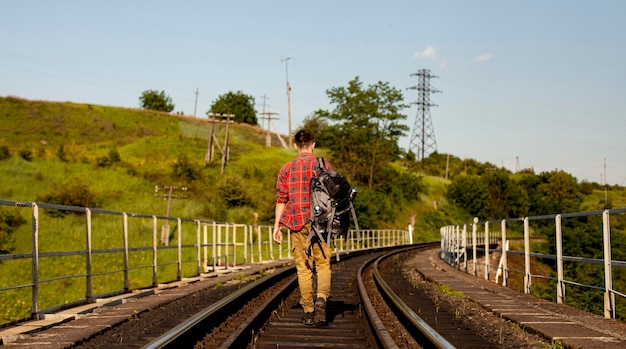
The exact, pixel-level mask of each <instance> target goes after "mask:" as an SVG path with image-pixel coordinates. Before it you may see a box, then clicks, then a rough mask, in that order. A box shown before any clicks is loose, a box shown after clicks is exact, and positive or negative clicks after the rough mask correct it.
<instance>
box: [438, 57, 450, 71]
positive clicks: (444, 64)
mask: <svg viewBox="0 0 626 349" xmlns="http://www.w3.org/2000/svg"><path fill="white" fill-rule="evenodd" d="M447 65H448V61H446V60H445V59H444V60H442V61H441V62H440V63H439V70H444V69H446V66H447Z"/></svg>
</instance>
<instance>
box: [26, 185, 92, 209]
mask: <svg viewBox="0 0 626 349" xmlns="http://www.w3.org/2000/svg"><path fill="white" fill-rule="evenodd" d="M38 201H40V202H45V203H48V204H55V205H64V206H79V207H95V206H97V205H96V195H95V194H94V193H92V192H91V191H90V190H89V186H88V185H87V184H85V183H83V182H81V181H80V180H79V179H70V180H69V181H68V182H67V183H66V184H64V185H61V186H58V187H56V188H54V189H53V190H52V191H51V192H49V193H47V194H45V195H43V196H41V197H40V198H38ZM47 212H48V214H50V215H52V216H56V217H62V216H65V215H66V214H67V212H66V211H60V210H47Z"/></svg>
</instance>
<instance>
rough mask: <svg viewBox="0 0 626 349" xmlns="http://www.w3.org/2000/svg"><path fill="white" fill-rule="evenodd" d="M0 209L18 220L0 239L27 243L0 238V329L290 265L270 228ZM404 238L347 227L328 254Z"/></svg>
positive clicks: (80, 210)
mask: <svg viewBox="0 0 626 349" xmlns="http://www.w3.org/2000/svg"><path fill="white" fill-rule="evenodd" d="M0 210H2V211H1V213H2V215H3V216H4V217H9V218H7V219H6V220H8V221H11V222H16V221H19V220H20V218H19V217H27V218H21V219H22V224H13V226H12V227H10V230H11V231H10V233H6V232H5V234H4V239H3V240H7V238H8V239H10V240H13V241H12V243H11V245H14V246H28V247H27V248H24V247H22V250H13V249H11V250H9V249H7V248H6V246H8V245H7V244H6V243H5V244H4V245H3V244H2V241H0V325H2V324H6V323H11V322H18V321H22V320H27V319H41V318H43V317H44V315H45V314H47V313H53V312H57V311H60V310H63V309H65V308H69V307H72V306H78V305H82V304H87V303H91V302H95V301H96V300H97V299H98V298H105V297H111V296H115V295H120V294H124V293H128V292H132V291H133V290H138V289H142V288H150V287H157V286H158V285H159V284H164V283H168V282H173V281H180V280H183V279H185V278H193V277H198V276H201V275H202V274H206V273H215V272H220V271H223V270H226V269H229V268H230V269H233V268H236V267H239V266H240V265H245V264H250V263H262V262H265V261H271V260H282V259H286V260H288V259H291V258H292V255H291V254H292V252H291V251H292V248H291V240H290V239H285V240H286V243H283V244H281V245H278V244H275V243H273V240H272V233H273V227H272V226H263V225H246V224H234V223H226V222H215V221H210V220H205V219H189V218H180V217H166V216H157V215H151V214H138V213H130V212H121V211H113V210H105V209H98V208H86V207H76V206H62V205H53V204H47V203H37V202H17V201H8V200H0ZM28 221H30V224H27V223H28ZM0 223H1V222H0ZM1 228H2V226H1V225H0V238H2V237H3V236H2V233H3V232H2V229H1ZM410 235H411V234H410V232H409V231H406V230H361V231H354V230H351V231H350V232H349V234H348V235H347V237H346V238H345V239H341V240H336V241H335V250H336V251H337V252H349V251H355V250H361V249H367V248H373V247H382V246H393V245H403V244H407V243H410V241H411V236H410ZM0 240H2V239H0ZM3 246H4V247H3Z"/></svg>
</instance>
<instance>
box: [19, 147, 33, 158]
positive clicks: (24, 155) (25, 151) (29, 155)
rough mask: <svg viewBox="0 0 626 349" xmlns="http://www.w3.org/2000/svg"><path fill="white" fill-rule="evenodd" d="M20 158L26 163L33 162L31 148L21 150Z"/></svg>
mask: <svg viewBox="0 0 626 349" xmlns="http://www.w3.org/2000/svg"><path fill="white" fill-rule="evenodd" d="M19 154H20V157H21V158H22V159H24V160H26V161H31V160H33V152H32V150H30V148H28V147H24V148H22V149H20V153H19Z"/></svg>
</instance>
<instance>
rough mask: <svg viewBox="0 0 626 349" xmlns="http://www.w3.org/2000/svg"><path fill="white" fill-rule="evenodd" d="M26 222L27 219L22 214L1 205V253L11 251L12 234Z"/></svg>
mask: <svg viewBox="0 0 626 349" xmlns="http://www.w3.org/2000/svg"><path fill="white" fill-rule="evenodd" d="M25 223H26V220H25V219H24V218H23V217H22V216H19V215H16V214H14V213H11V212H9V211H8V210H5V209H3V208H2V207H0V254H6V253H11V250H12V248H11V234H12V233H13V231H14V230H15V229H16V228H17V227H19V226H21V225H23V224H25Z"/></svg>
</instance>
